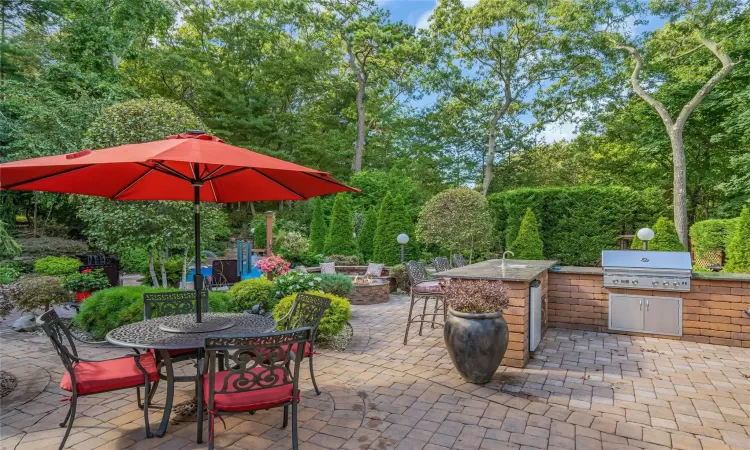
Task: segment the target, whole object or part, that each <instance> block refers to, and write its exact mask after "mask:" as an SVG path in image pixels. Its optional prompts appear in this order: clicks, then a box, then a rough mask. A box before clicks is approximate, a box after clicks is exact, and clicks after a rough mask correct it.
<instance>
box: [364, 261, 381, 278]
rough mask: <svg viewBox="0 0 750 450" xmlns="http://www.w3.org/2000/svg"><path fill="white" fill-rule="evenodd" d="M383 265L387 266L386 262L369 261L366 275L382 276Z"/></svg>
mask: <svg viewBox="0 0 750 450" xmlns="http://www.w3.org/2000/svg"><path fill="white" fill-rule="evenodd" d="M383 267H385V264H377V263H368V264H367V270H365V276H367V275H369V276H371V277H382V276H383Z"/></svg>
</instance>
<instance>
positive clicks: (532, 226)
mask: <svg viewBox="0 0 750 450" xmlns="http://www.w3.org/2000/svg"><path fill="white" fill-rule="evenodd" d="M542 246H543V245H542V236H541V234H540V233H539V222H537V220H536V216H535V215H534V212H533V211H532V210H531V208H527V209H526V214H525V215H524V216H523V220H522V221H521V227H520V228H519V229H518V237H517V238H516V240H515V241H513V245H512V246H511V250H512V251H513V257H514V258H516V259H544V256H543V255H542Z"/></svg>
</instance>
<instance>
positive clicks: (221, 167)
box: [203, 164, 225, 181]
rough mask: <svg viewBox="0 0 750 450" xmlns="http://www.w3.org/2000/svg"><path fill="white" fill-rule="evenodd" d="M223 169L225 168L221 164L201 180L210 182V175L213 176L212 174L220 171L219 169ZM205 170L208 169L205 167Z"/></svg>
mask: <svg viewBox="0 0 750 450" xmlns="http://www.w3.org/2000/svg"><path fill="white" fill-rule="evenodd" d="M224 167H225V166H224V164H222V165H220V166H219V167H217V168H216V169H214V170H212V171H211V172H209V173H207V174H206V176H205V177H203V180H208V181H211V175H213V174H215V173H216V172H218V171H220V170H221V169H223V168H224ZM206 168H208V166H206Z"/></svg>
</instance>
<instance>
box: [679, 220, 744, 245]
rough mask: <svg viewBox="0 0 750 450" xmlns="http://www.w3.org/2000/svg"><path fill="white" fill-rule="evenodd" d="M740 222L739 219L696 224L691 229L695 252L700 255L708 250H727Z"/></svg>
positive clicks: (702, 221)
mask: <svg viewBox="0 0 750 450" xmlns="http://www.w3.org/2000/svg"><path fill="white" fill-rule="evenodd" d="M738 221H739V219H738V218H734V219H710V220H701V221H700V222H695V223H694V224H693V226H691V227H690V239H691V240H692V244H693V251H694V252H698V253H700V252H704V251H708V250H719V249H722V250H726V248H727V245H728V244H729V240H730V239H731V237H732V233H733V232H734V229H735V227H737V222H738Z"/></svg>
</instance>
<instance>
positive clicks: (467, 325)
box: [443, 278, 508, 384]
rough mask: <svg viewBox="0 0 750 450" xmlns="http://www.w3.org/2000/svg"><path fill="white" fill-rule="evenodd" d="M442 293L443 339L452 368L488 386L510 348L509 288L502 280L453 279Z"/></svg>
mask: <svg viewBox="0 0 750 450" xmlns="http://www.w3.org/2000/svg"><path fill="white" fill-rule="evenodd" d="M443 290H444V294H445V302H446V305H447V307H448V312H447V320H446V322H445V329H444V332H443V336H444V338H445V346H446V348H447V349H448V354H449V355H450V356H451V360H453V365H454V366H455V367H456V369H457V370H458V373H459V374H461V377H463V378H464V379H465V380H466V381H468V382H470V383H476V384H484V383H487V382H488V381H490V379H492V376H493V375H494V374H495V371H497V368H498V366H499V365H500V362H501V361H502V360H503V356H505V351H506V350H507V349H508V324H507V323H505V319H504V318H503V309H504V308H505V307H506V306H508V292H507V288H506V286H505V285H504V284H503V282H502V281H489V280H463V279H456V278H453V279H450V280H448V281H446V282H445V283H443Z"/></svg>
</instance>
